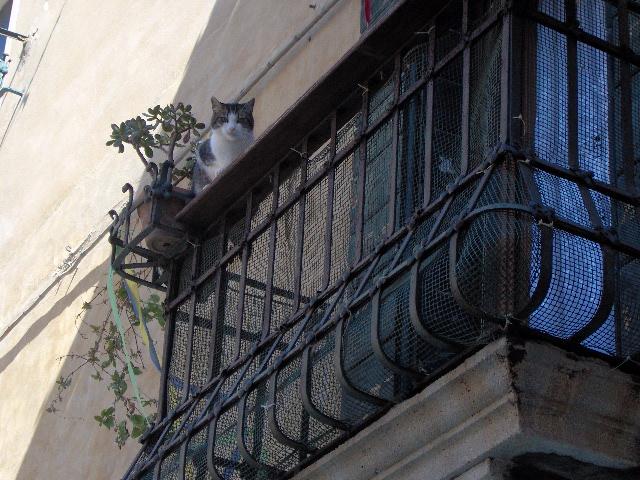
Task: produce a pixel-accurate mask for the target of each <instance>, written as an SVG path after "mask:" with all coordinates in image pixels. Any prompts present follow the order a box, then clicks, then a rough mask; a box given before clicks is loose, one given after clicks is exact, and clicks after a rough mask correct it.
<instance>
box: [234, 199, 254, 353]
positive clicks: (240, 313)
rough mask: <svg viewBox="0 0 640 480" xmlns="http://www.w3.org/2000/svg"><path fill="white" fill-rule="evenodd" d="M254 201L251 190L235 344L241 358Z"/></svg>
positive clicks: (247, 210) (245, 229) (245, 230)
mask: <svg viewBox="0 0 640 480" xmlns="http://www.w3.org/2000/svg"><path fill="white" fill-rule="evenodd" d="M252 202H253V193H252V192H249V194H248V195H247V205H246V213H245V219H244V221H245V224H244V225H245V226H244V233H245V238H244V240H243V248H242V267H241V273H240V285H239V286H238V310H237V314H236V322H237V324H236V338H235V346H234V354H233V357H234V358H240V350H241V348H242V324H243V318H242V317H243V316H244V297H245V288H246V284H247V264H248V263H249V255H250V253H251V247H252V245H251V244H250V243H249V242H247V241H246V235H247V233H248V232H249V230H250V229H251V204H252Z"/></svg>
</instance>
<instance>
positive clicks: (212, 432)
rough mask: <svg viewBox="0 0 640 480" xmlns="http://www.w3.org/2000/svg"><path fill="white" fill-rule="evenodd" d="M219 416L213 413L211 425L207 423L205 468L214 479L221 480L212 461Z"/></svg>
mask: <svg viewBox="0 0 640 480" xmlns="http://www.w3.org/2000/svg"><path fill="white" fill-rule="evenodd" d="M219 418H220V415H214V417H213V420H212V422H211V425H209V435H208V436H207V470H208V471H209V474H210V475H211V476H212V477H213V478H214V480H223V477H222V476H220V474H219V473H218V469H217V468H216V465H215V463H214V459H215V450H216V449H215V446H216V430H217V429H218V420H219Z"/></svg>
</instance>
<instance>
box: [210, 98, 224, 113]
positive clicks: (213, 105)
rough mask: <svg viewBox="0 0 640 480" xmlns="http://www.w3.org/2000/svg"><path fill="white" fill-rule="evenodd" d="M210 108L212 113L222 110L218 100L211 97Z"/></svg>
mask: <svg viewBox="0 0 640 480" xmlns="http://www.w3.org/2000/svg"><path fill="white" fill-rule="evenodd" d="M211 108H212V109H213V111H214V112H215V111H216V110H222V109H223V105H222V102H221V101H220V100H218V99H217V98H216V97H211Z"/></svg>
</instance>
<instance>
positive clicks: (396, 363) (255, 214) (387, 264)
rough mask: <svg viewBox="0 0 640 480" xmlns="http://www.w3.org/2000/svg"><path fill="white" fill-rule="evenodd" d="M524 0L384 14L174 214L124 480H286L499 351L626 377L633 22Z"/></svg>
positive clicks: (558, 0)
mask: <svg viewBox="0 0 640 480" xmlns="http://www.w3.org/2000/svg"><path fill="white" fill-rule="evenodd" d="M516 3H517V5H513V4H512V3H511V2H506V1H503V2H500V1H493V2H475V1H474V2H468V1H464V2H463V1H461V0H460V1H449V2H433V3H432V4H431V5H430V7H424V3H423V2H412V1H400V2H397V4H395V5H393V7H391V8H390V9H389V11H388V13H387V14H386V16H385V17H384V18H382V19H380V21H379V22H378V23H377V24H376V26H374V27H373V28H372V29H371V30H370V31H368V32H367V33H366V34H365V35H364V36H363V38H362V40H361V42H360V43H359V44H358V45H356V47H354V49H353V50H352V51H351V52H350V53H349V54H348V55H347V56H346V57H345V58H344V59H343V60H342V61H341V62H340V63H339V64H338V65H336V66H335V68H334V69H333V70H332V71H331V72H329V73H328V74H327V76H326V77H325V78H323V79H321V80H320V81H319V82H318V84H317V85H316V86H315V87H314V89H312V90H311V91H310V92H308V93H307V94H306V95H305V97H303V98H302V99H301V100H300V101H299V102H298V104H296V105H295V106H294V107H292V109H291V110H290V111H289V112H288V113H287V114H285V116H284V117H283V118H282V119H280V121H279V122H278V123H277V124H276V125H274V127H272V128H271V130H269V131H268V132H267V133H266V134H265V135H264V136H263V137H262V138H261V139H259V141H258V142H257V143H256V144H255V145H254V147H253V148H252V149H251V150H250V151H249V152H248V153H247V154H246V155H245V157H243V158H242V159H240V160H239V161H238V162H237V163H236V164H235V165H234V166H232V167H231V169H230V171H229V172H227V173H226V174H225V175H224V176H223V177H222V178H220V179H218V180H217V181H216V183H215V184H213V185H212V186H211V187H209V188H208V189H207V190H206V191H205V192H204V193H203V195H202V196H201V197H198V198H197V199H196V200H194V201H193V202H191V203H190V204H189V205H188V206H187V207H186V208H185V209H184V210H182V212H180V214H179V215H178V220H179V221H180V222H181V223H182V224H184V225H186V227H187V228H188V230H189V232H190V235H191V237H192V239H191V240H192V241H191V243H189V244H188V248H187V250H186V252H185V253H184V254H183V255H181V256H179V257H177V258H176V259H174V260H172V261H171V262H170V266H171V269H170V270H171V275H170V277H171V280H170V282H169V288H168V307H167V308H168V312H169V313H170V322H168V325H169V328H168V331H167V337H166V343H165V349H166V357H165V363H164V365H165V370H164V378H163V385H162V388H161V408H162V410H161V421H160V422H159V423H158V424H157V425H155V426H154V428H153V429H152V430H151V431H150V432H148V433H147V435H146V436H145V440H144V447H143V448H142V450H141V452H140V454H139V456H138V458H137V459H136V461H135V463H134V464H133V465H132V467H131V469H130V471H129V472H128V473H127V475H126V478H130V479H134V478H137V479H151V478H189V479H211V478H213V479H241V478H242V479H267V478H269V479H272V478H273V479H276V478H286V477H289V476H292V475H293V474H295V473H296V472H298V471H300V470H301V469H302V468H303V467H305V466H307V465H309V464H311V463H312V462H314V461H316V460H317V459H318V458H320V457H321V456H323V455H325V454H326V453H327V452H329V451H330V450H331V449H333V448H335V446H336V445H338V444H340V443H342V442H344V441H345V440H347V439H348V438H350V437H353V435H354V434H355V433H357V432H359V431H361V430H362V429H363V428H365V427H367V426H368V425H371V424H372V422H374V421H376V420H378V419H379V418H380V417H381V415H383V414H384V413H385V412H388V411H389V409H390V408H391V407H392V406H394V405H398V404H400V403H402V402H404V401H405V400H407V399H408V398H410V397H412V396H414V395H415V394H416V393H417V392H420V391H422V390H423V389H424V388H425V386H427V385H429V384H430V383H432V382H433V381H434V380H436V379H438V378H440V377H441V376H442V375H444V374H446V373H447V372H450V371H451V370H452V369H453V368H455V367H457V366H459V365H460V364H461V363H462V362H463V361H464V360H465V359H467V358H469V357H470V356H471V355H473V354H475V353H477V352H478V351H480V350H481V349H482V348H483V347H485V346H486V345H488V344H489V343H491V342H493V341H495V340H496V339H500V338H502V337H506V338H507V339H514V338H518V339H522V338H533V337H535V338H538V339H543V340H545V341H547V342H550V343H553V344H555V345H560V346H561V348H562V349H565V350H570V351H573V352H577V353H578V354H580V355H584V356H590V357H594V358H600V359H602V360H604V362H610V363H611V364H612V365H619V364H621V363H625V362H626V363H627V364H628V365H626V367H630V366H631V363H633V361H634V359H635V358H637V355H638V352H639V350H640V298H639V297H638V295H637V291H638V289H640V222H639V220H640V210H639V208H640V207H639V205H640V196H639V191H638V182H639V181H640V176H639V174H640V169H639V168H638V165H637V160H636V158H637V153H636V154H634V152H636V151H637V150H638V149H640V137H639V136H638V132H639V131H640V129H638V126H639V125H638V111H639V110H638V102H640V90H639V89H638V86H637V83H636V81H635V76H636V75H637V72H638V67H640V55H639V53H640V52H639V51H638V50H639V49H640V47H638V44H637V40H638V39H637V38H635V36H636V33H637V32H638V31H640V30H639V29H638V27H640V7H638V6H637V4H636V3H634V2H621V3H619V2H608V1H604V0H599V1H596V0H593V1H589V2H586V1H585V2H576V1H568V2H565V1H564V0H545V1H539V2H537V4H536V2H516ZM248 167H250V168H248ZM626 367H625V368H626ZM309 478H311V477H309Z"/></svg>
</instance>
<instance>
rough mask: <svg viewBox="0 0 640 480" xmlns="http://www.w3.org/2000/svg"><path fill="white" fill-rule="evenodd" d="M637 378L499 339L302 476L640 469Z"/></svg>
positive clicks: (600, 475)
mask: <svg viewBox="0 0 640 480" xmlns="http://www.w3.org/2000/svg"><path fill="white" fill-rule="evenodd" d="M639 466H640V382H639V380H638V378H636V377H635V376H633V375H630V374H627V373H624V372H621V371H620V370H618V369H615V368H612V367H611V365H609V364H607V363H606V362H604V361H602V360H598V359H594V358H590V357H581V356H578V355H576V354H574V353H570V352H567V351H565V350H563V349H561V348H559V347H557V346H554V345H550V344H547V343H544V342H542V341H539V340H527V341H518V342H514V341H513V340H508V339H506V338H502V339H500V340H496V341H495V342H493V343H491V344H489V345H487V346H486V347H485V348H483V349H482V350H480V351H478V352H477V353H476V354H474V355H473V356H471V357H470V358H468V359H467V360H466V361H465V362H463V363H462V364H461V365H459V366H458V367H457V368H455V369H454V370H452V371H451V372H449V373H448V374H446V375H444V376H443V377H441V378H440V379H438V380H437V381H436V382H434V383H432V384H431V385H429V386H428V387H427V388H425V389H424V390H423V391H421V392H420V393H418V394H417V395H415V396H414V397H412V398H410V399H408V400H406V401H405V402H403V403H401V404H399V405H397V406H395V407H394V408H392V409H391V410H390V411H389V412H387V413H386V414H385V415H384V416H383V417H381V418H380V419H379V420H378V421H376V422H375V423H373V424H371V425H370V426H369V427H368V428H366V429H365V430H363V431H362V432H360V433H359V434H357V435H356V436H355V437H353V438H352V439H350V440H348V441H347V442H345V443H344V444H342V445H340V446H339V447H338V448H336V449H335V450H333V451H332V452H330V453H328V454H327V455H325V456H324V457H322V458H321V459H320V460H318V461H317V462H315V463H314V464H312V465H310V466H308V467H307V468H306V469H304V470H302V471H301V472H300V473H298V474H297V475H296V476H295V477H294V479H295V480H312V479H313V480H325V479H326V480H365V479H367V480H369V479H371V480H373V479H375V480H383V479H384V480H400V479H402V480H413V479H415V480H418V479H419V480H439V479H456V480H480V479H482V480H485V479H486V480H488V479H528V478H531V479H546V478H549V479H574V478H575V479H578V478H579V479H607V480H609V479H613V480H615V479H625V480H626V479H632V478H634V479H637V478H640V468H639Z"/></svg>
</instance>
